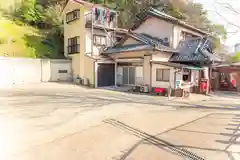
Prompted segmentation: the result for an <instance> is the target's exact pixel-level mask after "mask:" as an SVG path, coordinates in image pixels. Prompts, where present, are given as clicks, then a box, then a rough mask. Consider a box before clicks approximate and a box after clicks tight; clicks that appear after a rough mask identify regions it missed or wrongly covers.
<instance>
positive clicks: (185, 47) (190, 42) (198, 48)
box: [170, 38, 221, 62]
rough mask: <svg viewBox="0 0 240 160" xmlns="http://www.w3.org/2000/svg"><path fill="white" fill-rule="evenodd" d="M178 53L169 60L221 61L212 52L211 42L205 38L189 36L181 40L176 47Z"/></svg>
mask: <svg viewBox="0 0 240 160" xmlns="http://www.w3.org/2000/svg"><path fill="white" fill-rule="evenodd" d="M177 48H178V50H179V53H176V54H174V55H173V56H172V57H171V58H170V62H191V61H195V62H203V61H205V62H207V61H221V59H220V58H218V57H217V56H215V55H214V54H213V53H210V52H212V49H211V48H212V47H211V42H210V41H209V40H208V39H207V38H191V39H187V40H183V41H181V42H180V43H179V46H178V47H177Z"/></svg>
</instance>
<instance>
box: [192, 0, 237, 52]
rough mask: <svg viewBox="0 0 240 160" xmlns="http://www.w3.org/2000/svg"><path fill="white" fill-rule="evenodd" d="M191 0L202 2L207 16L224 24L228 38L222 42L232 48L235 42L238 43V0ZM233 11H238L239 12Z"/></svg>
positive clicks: (215, 21)
mask: <svg viewBox="0 0 240 160" xmlns="http://www.w3.org/2000/svg"><path fill="white" fill-rule="evenodd" d="M193 1H194V2H197V3H202V4H203V6H204V8H205V9H206V10H207V11H208V18H209V19H210V20H211V21H212V22H214V23H218V24H222V25H224V27H225V28H226V30H227V31H228V39H227V40H226V41H225V42H223V43H224V44H226V45H227V46H229V47H232V48H233V47H234V45H235V44H236V43H240V0H193ZM231 7H232V8H231ZM232 10H233V11H232ZM216 11H217V12H216ZM235 11H239V13H236V12H235ZM219 14H220V15H219Z"/></svg>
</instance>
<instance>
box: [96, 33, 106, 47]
mask: <svg viewBox="0 0 240 160" xmlns="http://www.w3.org/2000/svg"><path fill="white" fill-rule="evenodd" d="M93 44H94V45H96V46H106V44H107V40H106V36H103V35H93Z"/></svg>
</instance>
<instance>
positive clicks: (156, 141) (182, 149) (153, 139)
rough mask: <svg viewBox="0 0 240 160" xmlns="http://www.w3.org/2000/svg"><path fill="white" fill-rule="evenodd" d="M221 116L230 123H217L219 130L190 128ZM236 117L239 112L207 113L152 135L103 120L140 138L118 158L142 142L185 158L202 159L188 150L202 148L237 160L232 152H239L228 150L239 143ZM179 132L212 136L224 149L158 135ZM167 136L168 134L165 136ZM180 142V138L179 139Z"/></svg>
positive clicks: (116, 122)
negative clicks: (176, 141) (173, 142)
mask: <svg viewBox="0 0 240 160" xmlns="http://www.w3.org/2000/svg"><path fill="white" fill-rule="evenodd" d="M221 116H227V117H228V118H225V119H224V122H225V121H230V122H231V123H226V126H225V125H221V124H219V126H221V130H220V132H212V131H208V130H207V129H205V128H202V129H203V130H204V131H196V130H191V125H198V124H197V123H203V122H204V121H206V119H208V120H211V119H212V118H215V121H218V118H219V117H221ZM236 117H239V114H222V113H214V114H208V115H207V116H204V117H201V118H198V119H195V120H193V121H190V122H188V123H185V124H183V125H180V126H177V127H174V128H172V129H169V130H167V131H165V132H161V133H158V134H156V135H154V136H153V135H150V134H148V133H146V132H143V131H140V130H139V129H136V128H134V127H132V126H129V125H127V124H125V123H123V122H120V121H118V120H116V119H107V120H105V121H104V122H105V123H107V124H110V125H112V126H114V127H117V128H120V129H122V130H124V131H127V132H128V133H131V134H133V135H135V136H137V137H139V138H141V140H140V141H139V142H138V143H136V144H135V145H133V146H132V147H131V148H130V149H128V150H127V152H126V153H124V154H123V155H122V156H121V157H120V158H119V159H120V160H126V159H127V158H128V157H129V156H130V155H131V154H132V153H133V152H134V151H135V150H136V149H137V148H138V146H140V145H142V144H151V145H154V146H157V147H158V148H160V149H163V150H165V151H167V152H170V153H172V154H176V155H178V156H182V157H186V158H189V159H193V160H200V159H201V160H202V159H203V158H202V157H199V156H197V155H196V154H194V153H193V152H192V151H191V152H190V151H189V150H188V149H191V150H192V149H194V150H202V151H206V152H208V153H209V152H212V153H211V154H218V153H224V154H226V156H228V158H229V159H230V160H237V159H236V158H234V156H233V154H236V153H237V154H240V152H234V151H230V150H229V149H230V147H231V146H232V145H235V146H236V145H240V143H239V141H237V139H239V137H240V134H237V133H239V132H238V131H239V127H240V123H233V121H232V120H233V119H235V118H236ZM207 122H208V121H206V123H207ZM228 126H231V127H230V128H231V129H230V132H229V129H228V128H226V127H228ZM186 127H188V128H189V129H182V128H186ZM180 132H186V134H188V136H189V135H191V137H192V138H194V140H195V139H197V138H198V137H194V136H196V135H198V136H199V135H200V137H201V135H204V136H202V137H205V138H206V139H208V138H207V137H208V136H210V137H212V136H214V137H215V138H216V140H215V143H216V144H217V143H219V144H222V145H225V147H224V149H222V148H210V147H209V146H208V145H207V143H206V145H204V146H198V145H191V142H190V144H187V145H186V144H181V143H179V142H178V144H176V143H175V144H172V143H170V142H169V141H167V140H166V139H164V138H161V139H160V138H159V136H161V135H173V133H175V135H176V136H177V135H178V134H179V133H180ZM195 134H196V135H195ZM206 136H207V137H206ZM163 137H164V136H163ZM167 137H169V136H167ZM175 138H177V137H175ZM215 138H213V139H215ZM217 138H221V139H222V138H224V139H226V138H227V139H228V140H225V141H224V140H220V139H219V140H218V139H217ZM163 139H164V140H163ZM184 141H185V140H184V139H182V142H184ZM202 141H205V140H204V139H202ZM180 142H181V140H180Z"/></svg>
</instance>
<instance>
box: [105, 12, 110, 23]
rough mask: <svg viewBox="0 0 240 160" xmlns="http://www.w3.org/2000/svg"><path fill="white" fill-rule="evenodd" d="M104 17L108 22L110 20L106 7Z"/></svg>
mask: <svg viewBox="0 0 240 160" xmlns="http://www.w3.org/2000/svg"><path fill="white" fill-rule="evenodd" d="M105 19H106V21H107V22H108V23H109V22H110V11H109V9H106V14H105Z"/></svg>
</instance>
